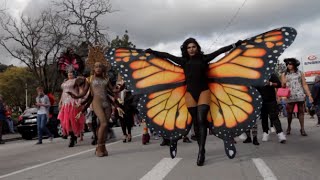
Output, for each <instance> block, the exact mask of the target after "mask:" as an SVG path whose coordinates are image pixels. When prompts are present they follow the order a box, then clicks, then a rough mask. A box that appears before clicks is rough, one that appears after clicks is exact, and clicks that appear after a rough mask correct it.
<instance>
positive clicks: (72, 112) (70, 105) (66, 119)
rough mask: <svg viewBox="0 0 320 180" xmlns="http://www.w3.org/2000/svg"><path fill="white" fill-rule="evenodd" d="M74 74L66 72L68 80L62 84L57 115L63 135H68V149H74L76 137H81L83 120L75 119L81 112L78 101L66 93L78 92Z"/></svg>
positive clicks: (82, 118)
mask: <svg viewBox="0 0 320 180" xmlns="http://www.w3.org/2000/svg"><path fill="white" fill-rule="evenodd" d="M74 73H75V72H73V69H72V68H70V70H69V71H68V79H67V80H66V81H65V82H63V83H62V85H61V88H62V94H61V98H60V102H59V108H60V111H59V114H58V119H59V120H60V122H61V126H62V129H63V133H64V134H65V135H66V136H68V135H70V142H69V147H74V145H75V144H76V143H77V137H79V136H80V135H81V132H82V130H83V128H84V121H85V118H84V116H83V115H81V116H79V117H78V118H76V116H77V114H78V113H79V112H80V111H81V109H80V107H79V106H80V103H81V102H80V99H74V98H72V97H71V96H70V95H69V94H68V93H67V92H73V93H75V94H78V90H77V89H76V88H75V87H74V85H75V81H76V78H75V75H74Z"/></svg>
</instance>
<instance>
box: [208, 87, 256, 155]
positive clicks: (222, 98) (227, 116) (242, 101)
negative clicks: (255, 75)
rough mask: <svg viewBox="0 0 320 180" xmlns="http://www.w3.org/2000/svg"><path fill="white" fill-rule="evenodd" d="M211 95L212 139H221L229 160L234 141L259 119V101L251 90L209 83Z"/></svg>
mask: <svg viewBox="0 0 320 180" xmlns="http://www.w3.org/2000/svg"><path fill="white" fill-rule="evenodd" d="M209 89H210V92H211V98H210V99H211V102H210V111H209V113H208V121H209V123H210V124H212V125H213V133H214V135H215V136H217V137H219V138H221V139H223V141H224V145H225V151H226V154H227V156H228V157H229V158H234V157H235V155H236V149H235V146H234V137H235V136H239V135H240V134H242V133H243V132H245V131H246V130H248V129H251V128H252V126H253V125H254V124H255V120H256V119H258V118H259V116H260V109H261V105H262V99H261V95H260V94H259V92H258V91H257V90H256V89H255V88H254V87H247V86H243V85H234V84H221V83H209Z"/></svg>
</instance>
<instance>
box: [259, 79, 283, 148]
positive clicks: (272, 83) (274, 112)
mask: <svg viewBox="0 0 320 180" xmlns="http://www.w3.org/2000/svg"><path fill="white" fill-rule="evenodd" d="M280 87H281V82H280V80H279V78H278V77H277V75H275V74H272V75H271V77H270V79H269V81H268V82H267V85H265V86H263V87H257V89H258V91H259V92H260V94H261V96H262V100H263V103H262V108H261V122H262V130H263V135H262V136H263V137H262V141H268V140H269V125H268V116H269V117H270V120H271V122H272V123H273V125H274V127H275V129H276V133H277V135H278V138H279V142H280V143H285V142H286V137H285V135H284V133H283V131H282V127H281V122H280V120H279V116H278V105H277V98H276V91H275V88H280Z"/></svg>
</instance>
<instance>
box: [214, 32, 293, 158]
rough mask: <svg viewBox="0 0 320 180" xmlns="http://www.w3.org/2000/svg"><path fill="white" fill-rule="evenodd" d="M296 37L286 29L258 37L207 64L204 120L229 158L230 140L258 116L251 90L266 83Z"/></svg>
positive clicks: (232, 151)
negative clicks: (207, 103) (208, 98)
mask: <svg viewBox="0 0 320 180" xmlns="http://www.w3.org/2000/svg"><path fill="white" fill-rule="evenodd" d="M296 34H297V32H296V31H295V29H293V28H289V27H283V28H279V29H275V30H272V31H269V32H266V33H263V34H260V35H258V36H255V37H252V38H249V39H247V40H246V41H245V42H244V43H242V44H241V45H240V46H238V47H237V48H235V49H233V50H232V51H231V52H230V53H229V54H227V55H226V56H225V57H223V58H222V59H221V60H219V61H217V62H216V63H212V64H210V65H209V71H208V78H209V87H210V90H211V93H212V94H211V104H210V108H211V109H210V113H209V118H208V120H209V122H211V123H213V132H214V134H215V135H216V136H217V137H219V138H221V139H223V140H224V143H225V151H226V153H227V155H228V157H229V158H233V157H234V156H235V153H236V149H235V147H234V144H233V142H234V140H233V138H234V137H235V136H238V135H240V134H241V133H243V132H245V131H247V130H249V129H250V128H251V127H252V126H253V125H254V124H255V121H256V119H258V117H259V115H260V108H261V103H262V100H261V96H260V94H259V92H258V91H257V90H256V89H255V88H254V87H255V86H264V85H265V84H266V82H267V81H268V80H269V78H270V77H271V74H272V73H273V72H274V69H275V66H276V63H277V60H278V58H279V56H280V55H281V53H282V52H283V51H284V50H285V49H286V48H287V47H289V46H290V45H291V43H292V42H293V41H294V39H295V37H296Z"/></svg>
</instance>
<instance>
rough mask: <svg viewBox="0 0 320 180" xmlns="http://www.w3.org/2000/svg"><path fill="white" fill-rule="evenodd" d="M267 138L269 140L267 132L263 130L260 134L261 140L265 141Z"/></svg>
mask: <svg viewBox="0 0 320 180" xmlns="http://www.w3.org/2000/svg"><path fill="white" fill-rule="evenodd" d="M268 140H269V134H268V133H265V132H264V133H263V135H262V141H263V142H267V141H268Z"/></svg>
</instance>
